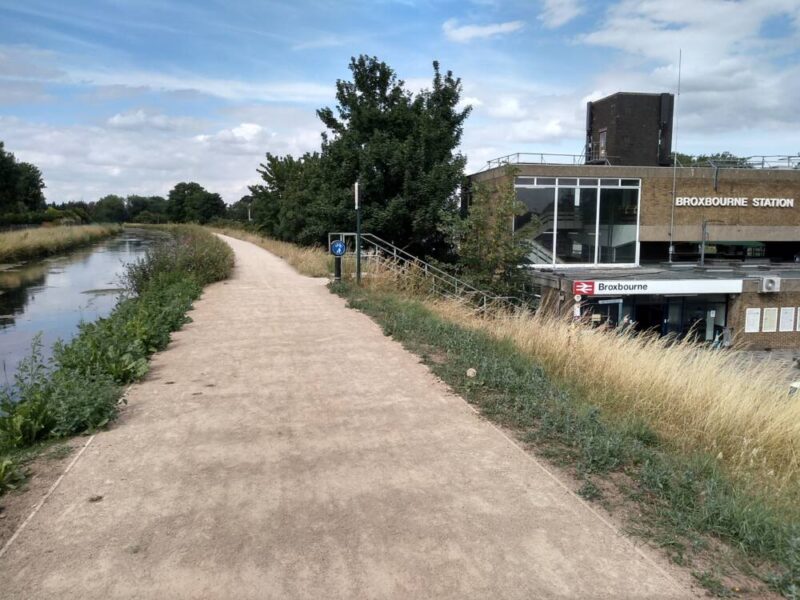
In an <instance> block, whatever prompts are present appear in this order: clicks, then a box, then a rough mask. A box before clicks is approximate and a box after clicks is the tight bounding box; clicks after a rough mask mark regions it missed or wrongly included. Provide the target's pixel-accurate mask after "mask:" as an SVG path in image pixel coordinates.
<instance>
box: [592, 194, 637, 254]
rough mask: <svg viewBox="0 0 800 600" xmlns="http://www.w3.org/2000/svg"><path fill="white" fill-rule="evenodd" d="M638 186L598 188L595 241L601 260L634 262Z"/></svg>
mask: <svg viewBox="0 0 800 600" xmlns="http://www.w3.org/2000/svg"><path fill="white" fill-rule="evenodd" d="M638 204H639V190H624V189H601V190H600V219H599V227H598V244H599V246H600V257H599V259H598V262H601V263H608V264H614V263H633V262H636V231H637V229H638V228H637V220H638V219H637V212H638Z"/></svg>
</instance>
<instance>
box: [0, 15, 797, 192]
mask: <svg viewBox="0 0 800 600" xmlns="http://www.w3.org/2000/svg"><path fill="white" fill-rule="evenodd" d="M679 50H680V52H681V57H682V58H681V90H680V91H681V94H680V97H679V99H678V106H677V149H678V150H679V151H681V152H685V153H694V154H697V153H708V152H717V151H723V150H728V151H731V152H734V153H736V154H739V155H744V156H752V155H761V154H769V155H776V154H797V153H798V152H800V113H799V112H798V107H800V1H798V0H613V1H612V0H609V1H605V0H453V1H450V0H371V1H368V0H294V1H292V2H277V1H272V0H225V1H222V0H194V1H191V2H178V1H174V0H136V1H125V0H105V1H100V0H70V1H69V2H64V1H63V0H60V1H48V0H25V2H20V1H19V0H0V140H2V141H4V142H5V145H6V150H9V151H11V152H13V153H14V154H15V155H16V156H17V158H18V159H20V160H25V161H29V162H33V163H34V164H36V165H38V166H39V167H40V168H41V169H42V172H43V174H44V179H45V182H46V184H47V189H46V190H45V193H46V195H47V199H48V201H49V202H63V201H70V200H85V201H92V200H96V199H98V198H100V197H102V196H103V195H106V194H110V193H115V194H120V195H128V194H159V195H166V193H167V192H168V191H169V189H170V188H172V187H173V186H174V185H175V183H177V182H179V181H197V182H198V183H200V184H201V185H203V186H205V187H206V188H207V189H209V190H210V191H214V192H219V193H220V194H222V196H223V198H225V200H226V201H227V202H235V201H236V200H238V199H239V198H240V197H241V196H242V195H244V194H246V193H247V186H248V185H252V184H255V183H257V182H258V181H259V175H258V173H257V172H256V169H257V168H258V165H259V163H260V162H261V161H262V160H263V158H264V155H265V154H266V152H272V153H274V154H286V153H291V154H295V155H296V154H302V153H303V152H306V151H312V150H315V149H318V148H319V144H320V133H321V132H322V130H323V127H322V125H321V124H320V122H319V120H318V118H317V117H316V109H318V108H321V107H324V106H330V107H333V106H335V98H334V94H335V84H336V80H337V79H347V78H348V75H349V71H348V69H347V66H348V63H349V61H350V57H352V56H357V55H359V54H368V55H372V56H377V57H378V58H379V59H380V60H383V61H385V62H386V63H387V64H389V65H390V66H391V67H392V68H393V69H394V70H395V71H396V72H397V74H398V76H399V77H400V78H401V79H403V80H404V81H405V82H406V85H407V87H408V88H409V89H411V90H414V91H416V90H419V89H422V88H424V87H428V86H429V85H430V81H431V78H432V72H433V69H432V66H431V65H432V62H433V61H434V60H438V61H439V62H440V64H441V67H442V69H443V70H452V71H453V73H454V74H455V75H456V76H457V77H460V78H461V80H462V83H463V95H462V102H463V103H464V104H465V105H466V104H470V105H471V106H472V107H473V112H472V115H471V116H470V118H469V119H468V121H467V123H466V125H465V130H464V137H463V140H462V148H461V151H462V152H464V153H465V154H466V156H467V158H468V166H467V170H468V172H473V171H477V170H479V169H481V168H483V166H484V165H485V164H486V161H487V160H489V159H492V158H496V157H499V156H503V155H507V154H512V153H516V152H548V153H563V154H579V153H581V152H582V149H583V135H584V125H585V111H586V102H587V101H588V100H593V99H597V98H601V97H603V96H606V95H608V94H611V93H614V92H617V91H636V92H672V93H675V92H676V91H677V87H678V56H679Z"/></svg>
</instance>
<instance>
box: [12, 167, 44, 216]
mask: <svg viewBox="0 0 800 600" xmlns="http://www.w3.org/2000/svg"><path fill="white" fill-rule="evenodd" d="M44 188H45V185H44V181H43V179H42V172H41V171H40V170H39V167H37V166H36V165H32V164H31V163H26V162H21V163H17V177H16V185H15V191H16V199H17V202H22V203H23V204H24V205H25V208H26V209H27V210H28V211H32V212H35V211H41V210H44V209H45V208H46V207H47V202H46V201H45V198H44V192H43V191H42V190H43V189H44Z"/></svg>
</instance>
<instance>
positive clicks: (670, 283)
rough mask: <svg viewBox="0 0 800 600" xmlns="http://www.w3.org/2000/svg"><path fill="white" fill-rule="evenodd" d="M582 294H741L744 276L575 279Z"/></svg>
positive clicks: (575, 291) (575, 290) (575, 287)
mask: <svg viewBox="0 0 800 600" xmlns="http://www.w3.org/2000/svg"><path fill="white" fill-rule="evenodd" d="M572 293H573V294H575V295H580V296H634V295H637V294H673V295H684V294H686V295H691V294H741V293H742V280H741V279H623V280H605V279H604V280H589V281H573V282H572Z"/></svg>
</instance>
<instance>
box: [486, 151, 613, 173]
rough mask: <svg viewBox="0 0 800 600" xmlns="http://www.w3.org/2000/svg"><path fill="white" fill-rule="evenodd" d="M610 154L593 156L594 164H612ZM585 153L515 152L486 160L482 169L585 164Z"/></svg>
mask: <svg viewBox="0 0 800 600" xmlns="http://www.w3.org/2000/svg"><path fill="white" fill-rule="evenodd" d="M609 158H611V157H608V156H605V155H603V156H599V155H598V156H593V157H591V159H590V160H591V162H592V163H593V164H600V163H602V164H606V165H608V164H611V163H610V162H609ZM585 164H586V155H585V154H556V153H551V152H515V153H514V154H507V155H506V156H500V157H498V158H493V159H491V160H488V161H486V166H485V167H484V168H483V169H482V170H484V171H486V170H488V169H494V168H496V167H502V166H503V165H573V166H577V165H585Z"/></svg>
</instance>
